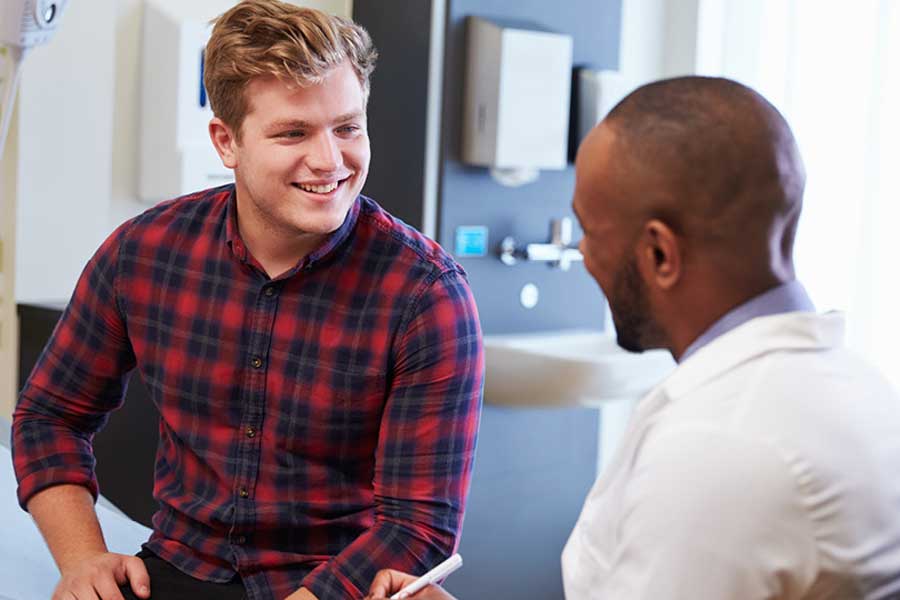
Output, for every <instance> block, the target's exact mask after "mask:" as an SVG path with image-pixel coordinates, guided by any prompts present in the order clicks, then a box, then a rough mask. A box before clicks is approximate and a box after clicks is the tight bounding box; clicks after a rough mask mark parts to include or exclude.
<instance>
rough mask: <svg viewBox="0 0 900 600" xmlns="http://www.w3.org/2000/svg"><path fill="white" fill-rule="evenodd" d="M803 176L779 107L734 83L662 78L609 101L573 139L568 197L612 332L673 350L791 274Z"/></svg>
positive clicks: (628, 341) (622, 339)
mask: <svg viewBox="0 0 900 600" xmlns="http://www.w3.org/2000/svg"><path fill="white" fill-rule="evenodd" d="M804 179H805V176H804V171H803V164H802V162H801V160H800V155H799V153H798V151H797V145H796V142H795V141H794V137H793V135H792V134H791V131H790V128H789V127H788V125H787V123H786V122H785V120H784V118H783V117H782V116H781V115H780V114H779V113H778V111H777V110H775V108H774V107H773V106H772V105H771V104H769V103H768V102H767V101H766V100H765V99H764V98H763V97H762V96H760V95H759V94H757V93H756V92H754V91H753V90H751V89H749V88H747V87H745V86H743V85H740V84H739V83H736V82H733V81H728V80H726V79H713V78H707V77H682V78H678V79H669V80H665V81H659V82H656V83H651V84H649V85H646V86H644V87H641V88H639V89H637V90H636V91H634V92H633V93H631V94H630V95H629V96H628V97H626V98H625V99H624V100H623V101H622V102H620V103H619V105H618V106H616V107H615V108H614V109H613V110H612V111H611V112H610V114H609V115H608V116H607V117H606V119H604V120H603V122H602V123H601V124H600V125H598V126H597V127H595V128H594V130H593V131H592V132H591V133H590V135H588V137H587V138H586V139H585V140H584V142H583V143H582V144H581V147H580V148H579V150H578V157H577V159H576V162H575V194H574V196H573V201H572V207H573V210H574V211H575V213H576V215H577V216H578V219H579V221H580V223H581V225H582V230H583V233H584V236H583V238H582V241H581V249H582V254H583V255H584V262H585V266H586V267H587V269H588V271H589V272H590V273H591V275H592V276H593V277H594V279H596V280H597V282H598V283H599V284H600V286H601V287H602V288H603V290H604V292H605V293H606V296H607V300H608V301H609V306H610V310H611V312H612V315H613V320H614V322H615V323H616V331H617V333H618V335H619V343H620V345H622V347H624V348H627V349H646V348H668V349H669V350H671V351H672V353H673V355H674V356H676V357H678V356H680V354H681V352H683V351H684V349H685V348H686V347H687V345H688V344H690V343H691V342H692V341H693V340H694V339H696V337H697V336H698V335H699V334H700V333H701V332H702V331H704V330H706V328H708V327H709V326H710V325H711V324H712V323H713V322H715V320H716V319H718V318H719V317H721V316H722V315H723V314H725V313H726V312H727V311H728V310H731V309H732V308H733V307H735V306H738V305H739V304H741V303H743V302H746V301H747V300H749V299H750V298H753V297H755V296H757V295H758V294H760V293H762V292H763V291H765V290H767V289H770V288H772V287H774V286H776V285H778V284H780V283H783V282H785V281H789V280H791V279H793V278H794V266H793V261H792V257H791V253H792V249H793V242H794V234H795V232H796V228H797V220H798V218H799V215H800V206H801V199H802V196H803V185H804Z"/></svg>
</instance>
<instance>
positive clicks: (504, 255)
mask: <svg viewBox="0 0 900 600" xmlns="http://www.w3.org/2000/svg"><path fill="white" fill-rule="evenodd" d="M571 243H572V219H571V218H569V217H563V218H562V219H552V220H551V221H550V243H547V244H526V245H525V246H524V247H520V246H518V244H517V243H516V240H515V238H513V237H512V236H507V237H505V238H503V241H502V242H501V243H500V253H499V254H500V260H502V261H503V264H506V265H514V264H516V263H517V262H519V261H520V260H529V261H538V262H546V263H547V264H548V265H549V266H551V267H556V268H559V269H561V270H563V271H568V270H569V267H570V266H571V265H572V263H573V262H575V261H579V260H584V257H582V255H581V252H580V251H579V250H578V248H573V247H571V246H570V244H571Z"/></svg>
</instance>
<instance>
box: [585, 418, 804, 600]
mask: <svg viewBox="0 0 900 600" xmlns="http://www.w3.org/2000/svg"><path fill="white" fill-rule="evenodd" d="M636 461H637V462H636V464H635V465H634V467H633V470H632V472H631V477H630V479H629V482H628V485H627V487H626V489H625V493H624V496H623V503H624V505H623V507H622V508H623V510H622V514H623V515H624V518H623V520H622V521H621V522H620V523H619V531H618V535H617V536H616V539H617V546H616V549H615V552H614V554H613V561H612V565H611V569H610V572H609V577H608V578H606V579H605V581H604V584H603V589H602V590H598V592H599V593H598V594H597V595H596V597H598V598H628V599H630V600H642V599H647V600H650V599H658V598H667V599H669V600H681V599H684V600H695V599H697V598H716V599H718V600H728V599H732V598H733V599H741V600H755V599H763V598H774V597H777V598H785V599H788V598H799V597H801V596H802V595H803V593H804V591H805V590H807V589H808V588H809V587H810V586H811V585H812V582H813V580H814V578H815V572H816V560H817V557H816V547H815V543H814V535H813V525H812V523H811V521H810V519H809V517H808V515H807V513H806V510H805V508H804V506H803V502H802V500H801V498H800V496H799V493H798V487H797V482H796V481H795V478H794V476H793V474H792V472H791V470H790V468H789V466H788V464H787V462H786V460H785V457H782V456H781V455H780V454H779V452H778V451H777V450H776V449H775V448H773V447H770V446H768V445H765V444H761V443H759V442H757V441H749V440H745V439H741V438H740V437H739V436H737V435H734V434H731V433H723V432H718V431H706V430H703V429H701V428H690V429H687V428H686V429H682V430H678V431H670V432H667V433H665V434H663V435H659V436H651V439H650V440H648V441H647V443H646V445H645V446H644V447H643V448H642V450H641V452H640V453H639V455H638V457H637V459H636Z"/></svg>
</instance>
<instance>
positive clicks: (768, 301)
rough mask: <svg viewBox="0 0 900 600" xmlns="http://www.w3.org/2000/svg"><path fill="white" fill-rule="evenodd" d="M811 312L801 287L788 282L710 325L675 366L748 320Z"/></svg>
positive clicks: (804, 291) (812, 310)
mask: <svg viewBox="0 0 900 600" xmlns="http://www.w3.org/2000/svg"><path fill="white" fill-rule="evenodd" d="M814 311H815V307H814V306H813V303H812V300H810V298H809V296H808V295H807V293H806V290H805V289H804V288H803V285H802V284H801V283H800V282H799V281H797V280H793V281H788V282H787V283H783V284H781V285H778V286H776V287H773V288H771V289H769V290H767V291H765V292H763V293H762V294H760V295H758V296H756V297H754V298H751V299H750V300H748V301H747V302H744V303H743V304H741V305H739V306H737V307H736V308H733V309H732V310H730V311H728V312H727V313H725V315H724V316H723V317H722V318H720V319H719V320H718V321H716V322H715V323H713V324H712V326H710V327H709V328H708V329H707V330H706V331H704V332H703V333H702V334H701V335H700V337H698V338H697V339H696V340H694V342H693V343H692V344H691V345H690V346H688V347H687V349H686V350H685V351H684V353H683V354H682V355H681V357H680V358H679V360H678V362H679V363H681V362H684V360H685V359H687V358H688V357H689V356H690V355H692V354H694V353H695V352H696V351H697V350H699V349H700V348H702V347H703V346H705V345H707V344H708V343H710V342H711V341H713V340H714V339H716V338H717V337H719V336H721V335H722V334H724V333H727V332H729V331H731V330H732V329H734V328H735V327H738V326H739V325H743V324H744V323H746V322H747V321H749V320H750V319H755V318H756V317H765V316H768V315H774V314H779V313H788V312H814Z"/></svg>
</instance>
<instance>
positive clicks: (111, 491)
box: [18, 303, 159, 552]
mask: <svg viewBox="0 0 900 600" xmlns="http://www.w3.org/2000/svg"><path fill="white" fill-rule="evenodd" d="M64 308H65V305H64V304H53V303H48V304H42V305H32V304H20V305H19V306H18V313H19V332H20V333H19V389H21V388H22V386H24V385H25V381H26V380H27V379H28V376H29V375H30V374H31V370H32V369H33V368H34V365H35V363H36V362H37V360H38V358H39V357H40V355H41V352H42V351H43V350H44V346H45V345H46V343H47V340H49V339H50V334H51V333H53V328H54V327H55V326H56V322H57V321H59V318H60V316H62V311H63V309H64ZM158 422H159V414H158V412H157V410H156V407H155V406H154V405H153V402H152V401H151V400H150V394H149V393H148V392H147V389H146V388H145V387H144V382H143V381H142V380H141V377H140V375H139V374H138V373H137V372H134V373H132V377H131V379H130V381H129V383H128V390H127V392H126V395H125V403H124V404H123V405H122V407H121V408H120V409H119V410H117V411H114V412H113V413H112V414H111V415H110V417H109V421H108V422H107V424H106V427H104V428H103V429H102V430H101V431H100V432H99V433H97V435H95V436H94V456H95V457H96V459H97V466H96V469H95V470H96V473H97V481H98V482H99V484H100V493H101V494H103V495H104V496H105V497H106V498H107V499H108V500H110V501H111V502H112V503H113V504H115V505H116V506H117V507H118V508H119V509H121V510H122V512H124V513H125V514H126V515H128V516H129V517H131V518H132V519H134V520H135V521H137V522H138V523H141V524H142V525H145V526H147V527H152V526H153V525H152V524H151V522H150V519H151V517H152V516H153V513H154V512H156V510H157V508H158V506H157V503H156V500H154V499H153V471H154V468H155V464H156V446H157V442H158V439H159V433H158V429H157V424H158ZM137 550H138V548H135V552H137Z"/></svg>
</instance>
